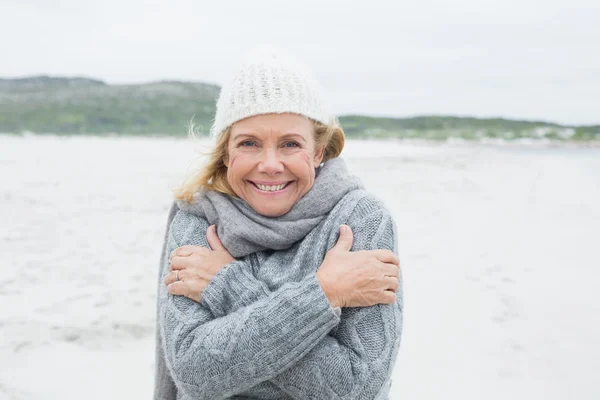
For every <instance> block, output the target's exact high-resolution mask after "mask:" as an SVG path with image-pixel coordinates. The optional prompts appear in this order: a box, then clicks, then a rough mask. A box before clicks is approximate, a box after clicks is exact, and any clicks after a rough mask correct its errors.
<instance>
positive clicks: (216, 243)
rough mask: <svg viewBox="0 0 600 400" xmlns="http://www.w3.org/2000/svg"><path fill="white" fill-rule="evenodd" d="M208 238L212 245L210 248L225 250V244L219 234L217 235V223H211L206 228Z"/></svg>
mask: <svg viewBox="0 0 600 400" xmlns="http://www.w3.org/2000/svg"><path fill="white" fill-rule="evenodd" d="M206 240H207V241H208V244H209V245H210V248H211V249H213V250H225V246H223V243H221V240H220V239H219V236H218V235H217V227H216V226H215V225H211V226H209V227H208V229H207V230H206Z"/></svg>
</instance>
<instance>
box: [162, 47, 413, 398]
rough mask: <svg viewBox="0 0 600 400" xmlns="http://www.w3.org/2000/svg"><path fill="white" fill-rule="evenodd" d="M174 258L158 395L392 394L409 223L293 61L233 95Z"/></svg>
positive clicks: (256, 68)
mask: <svg viewBox="0 0 600 400" xmlns="http://www.w3.org/2000/svg"><path fill="white" fill-rule="evenodd" d="M211 134H212V135H213V136H214V137H215V139H216V144H215V147H214V150H213V152H212V154H211V156H210V159H209V161H208V164H207V165H206V166H205V168H204V170H203V171H201V172H200V173H199V174H198V175H197V176H196V177H195V178H194V179H193V180H192V181H190V182H188V183H187V184H186V185H184V187H183V188H182V189H181V190H180V191H179V192H178V193H177V195H176V197H177V199H178V201H177V202H175V203H174V204H173V206H172V207H171V211H170V212H169V221H168V224H167V233H166V235H165V243H164V246H163V251H162V256H161V268H160V280H159V289H158V312H157V331H158V332H157V349H156V351H157V358H156V385H155V394H154V396H155V399H161V400H164V399H224V398H237V399H338V398H344V399H350V398H352V399H374V398H377V399H385V398H387V394H388V391H389V386H390V384H391V379H390V375H391V371H392V369H393V366H394V363H395V359H396V354H397V351H398V348H399V344H400V336H401V330H402V288H401V285H400V269H399V265H400V264H399V260H398V257H397V248H396V232H395V225H394V222H393V220H392V218H391V217H390V214H389V212H388V211H387V210H386V209H385V207H384V206H383V205H382V203H381V202H380V201H379V200H377V199H376V198H375V197H373V196H372V195H371V194H369V193H367V192H366V191H365V190H364V188H363V187H362V185H361V184H360V182H359V181H358V180H357V179H356V178H355V177H353V176H352V175H350V174H349V173H348V171H347V169H346V165H345V163H344V161H343V160H342V159H341V158H339V157H338V156H339V155H340V153H341V151H342V148H343V145H344V135H343V131H342V130H341V128H340V127H339V126H338V125H337V123H336V121H335V119H334V118H332V117H330V115H329V114H328V113H327V111H326V109H325V108H324V107H323V103H322V100H321V96H320V93H319V90H318V85H317V84H316V82H315V81H314V79H313V78H312V77H311V76H310V74H309V73H308V72H307V71H306V70H305V69H304V68H303V67H301V66H300V65H299V64H297V63H295V62H294V61H292V60H291V59H290V58H289V57H286V56H282V55H281V54H277V53H272V52H271V53H269V52H267V53H265V52H264V51H263V52H256V53H254V54H251V55H250V57H249V58H248V59H247V60H246V61H245V62H243V63H242V66H241V67H240V69H239V71H238V73H237V74H236V75H235V77H234V79H232V80H231V81H230V82H229V83H228V84H226V85H225V86H224V87H223V89H222V91H221V94H220V97H219V100H218V103H217V112H216V116H215V123H214V125H213V128H212V130H211Z"/></svg>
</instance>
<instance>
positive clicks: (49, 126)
mask: <svg viewBox="0 0 600 400" xmlns="http://www.w3.org/2000/svg"><path fill="white" fill-rule="evenodd" d="M218 93H219V87H218V86H216V85H210V84H205V83H192V82H178V81H160V82H153V83H146V84H130V85H108V84H106V83H104V82H102V81H99V80H95V79H87V78H56V77H47V76H36V77H28V78H19V79H0V132H5V133H22V132H26V131H31V132H36V133H58V134H107V133H116V134H138V135H154V134H155V135H177V136H184V135H186V134H187V126H188V124H189V122H190V120H191V119H192V118H193V120H194V124H195V125H196V127H197V128H198V129H199V130H201V131H202V132H208V130H209V129H210V126H211V124H212V119H213V117H214V113H215V101H216V99H217V96H218ZM339 119H340V122H341V124H342V127H343V128H344V131H345V132H346V134H347V135H348V137H355V138H366V137H368V138H425V139H433V140H443V139H447V138H449V137H457V138H464V139H479V138H504V139H517V138H540V137H546V138H553V139H563V140H566V139H571V140H587V139H600V126H578V127H577V126H564V125H559V124H553V123H548V122H536V121H515V120H507V119H499V118H487V119H484V118H462V117H447V116H419V117H413V118H380V117H366V116H360V115H347V116H340V117H339Z"/></svg>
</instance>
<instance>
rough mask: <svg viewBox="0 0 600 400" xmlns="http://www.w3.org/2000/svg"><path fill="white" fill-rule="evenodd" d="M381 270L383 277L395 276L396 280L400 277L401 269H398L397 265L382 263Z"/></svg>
mask: <svg viewBox="0 0 600 400" xmlns="http://www.w3.org/2000/svg"><path fill="white" fill-rule="evenodd" d="M381 270H382V272H383V275H386V276H393V277H396V278H398V277H399V276H400V268H398V267H397V266H396V264H390V263H382V264H381Z"/></svg>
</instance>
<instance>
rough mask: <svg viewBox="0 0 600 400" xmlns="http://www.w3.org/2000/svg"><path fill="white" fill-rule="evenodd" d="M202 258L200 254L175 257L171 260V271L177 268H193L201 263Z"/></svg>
mask: <svg viewBox="0 0 600 400" xmlns="http://www.w3.org/2000/svg"><path fill="white" fill-rule="evenodd" d="M200 262H201V260H200V259H199V257H198V256H187V257H179V256H176V257H173V259H172V260H171V271H174V270H177V269H186V268H193V267H194V266H195V265H199V264H200Z"/></svg>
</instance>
